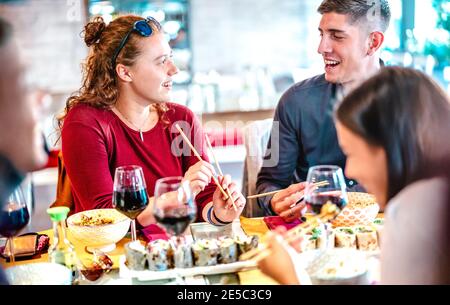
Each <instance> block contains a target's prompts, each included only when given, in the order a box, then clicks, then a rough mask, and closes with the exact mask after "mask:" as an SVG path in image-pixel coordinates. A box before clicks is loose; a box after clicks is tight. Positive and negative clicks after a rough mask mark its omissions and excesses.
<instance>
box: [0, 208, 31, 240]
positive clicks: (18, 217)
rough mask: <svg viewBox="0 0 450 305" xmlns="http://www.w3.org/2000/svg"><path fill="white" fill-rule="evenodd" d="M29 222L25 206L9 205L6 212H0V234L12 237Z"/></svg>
mask: <svg viewBox="0 0 450 305" xmlns="http://www.w3.org/2000/svg"><path fill="white" fill-rule="evenodd" d="M29 221H30V214H29V213H28V209H27V207H26V206H23V205H19V204H15V203H9V204H8V210H0V234H1V235H3V236H5V237H13V236H15V235H16V234H17V233H19V232H20V230H22V229H23V228H24V227H25V226H26V225H27V224H28V222H29Z"/></svg>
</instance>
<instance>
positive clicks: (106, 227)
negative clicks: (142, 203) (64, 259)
mask: <svg viewBox="0 0 450 305" xmlns="http://www.w3.org/2000/svg"><path fill="white" fill-rule="evenodd" d="M83 215H86V216H88V217H95V218H96V219H98V218H109V219H112V220H113V222H112V223H110V224H99V225H81V224H79V223H80V221H81V219H82V216H83ZM130 222H131V220H130V219H129V218H128V217H127V216H125V215H123V214H121V213H120V212H118V211H117V210H115V209H96V210H89V211H83V212H79V213H77V214H73V215H71V216H70V217H69V218H67V226H68V229H69V232H70V237H71V238H73V239H75V240H76V241H77V242H78V243H81V244H84V245H85V246H86V247H87V251H88V252H92V251H93V249H99V250H101V251H103V252H109V251H112V250H114V249H115V247H116V246H115V244H116V243H117V242H118V241H120V240H121V239H122V238H123V237H124V236H125V235H126V234H127V232H128V229H129V228H130Z"/></svg>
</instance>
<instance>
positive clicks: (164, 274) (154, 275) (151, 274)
mask: <svg viewBox="0 0 450 305" xmlns="http://www.w3.org/2000/svg"><path fill="white" fill-rule="evenodd" d="M119 263H120V277H121V278H136V279H137V280H139V281H156V280H163V279H172V278H176V277H177V276H182V277H186V276H195V275H211V274H223V273H234V272H238V271H244V270H249V269H253V268H256V263H255V262H254V261H238V262H234V263H229V264H218V265H215V266H202V267H192V268H173V269H167V270H164V271H151V270H141V271H138V270H132V269H130V268H128V266H127V264H126V257H125V255H122V256H121V257H120V261H119Z"/></svg>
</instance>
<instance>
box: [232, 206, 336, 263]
mask: <svg viewBox="0 0 450 305" xmlns="http://www.w3.org/2000/svg"><path fill="white" fill-rule="evenodd" d="M332 206H334V205H328V206H327V207H326V208H325V212H321V213H320V214H319V215H317V216H315V217H313V218H311V220H308V221H307V222H304V223H301V224H299V225H298V226H296V227H294V228H292V229H291V230H289V231H287V232H286V237H285V240H286V242H288V243H289V242H291V241H293V240H294V239H295V238H297V237H299V236H300V235H301V234H304V233H307V232H308V231H310V230H312V229H314V228H315V227H317V226H318V225H319V224H320V223H322V222H326V221H329V220H331V219H333V218H334V217H335V215H336V214H334V213H336V206H334V207H332ZM270 252H271V250H270V249H269V248H268V246H267V244H261V247H260V248H257V249H253V250H250V251H248V252H246V253H244V254H242V255H241V256H240V257H239V259H240V260H249V259H251V260H253V261H256V262H259V261H261V260H263V259H264V258H266V257H267V256H268V255H269V254H270Z"/></svg>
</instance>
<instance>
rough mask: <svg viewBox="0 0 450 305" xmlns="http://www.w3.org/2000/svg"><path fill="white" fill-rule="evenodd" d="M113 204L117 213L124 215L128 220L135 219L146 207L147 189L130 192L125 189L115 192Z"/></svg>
mask: <svg viewBox="0 0 450 305" xmlns="http://www.w3.org/2000/svg"><path fill="white" fill-rule="evenodd" d="M113 204H114V206H115V208H116V209H117V210H118V211H119V212H121V213H122V214H125V215H126V216H128V218H130V219H136V217H137V216H138V215H139V214H140V213H141V212H142V211H143V210H145V208H146V207H147V205H148V194H147V189H140V190H133V189H131V190H130V189H126V188H125V189H120V190H115V191H114V195H113Z"/></svg>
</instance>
